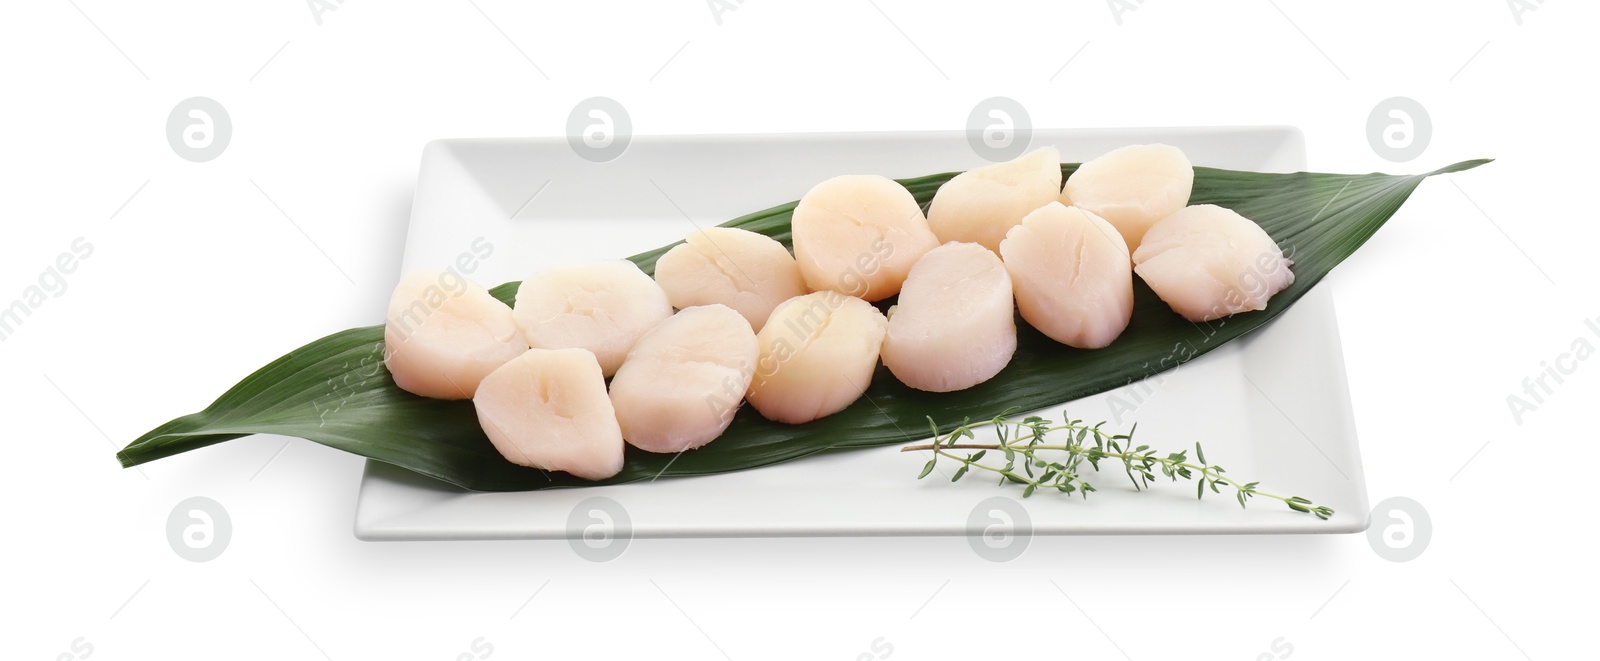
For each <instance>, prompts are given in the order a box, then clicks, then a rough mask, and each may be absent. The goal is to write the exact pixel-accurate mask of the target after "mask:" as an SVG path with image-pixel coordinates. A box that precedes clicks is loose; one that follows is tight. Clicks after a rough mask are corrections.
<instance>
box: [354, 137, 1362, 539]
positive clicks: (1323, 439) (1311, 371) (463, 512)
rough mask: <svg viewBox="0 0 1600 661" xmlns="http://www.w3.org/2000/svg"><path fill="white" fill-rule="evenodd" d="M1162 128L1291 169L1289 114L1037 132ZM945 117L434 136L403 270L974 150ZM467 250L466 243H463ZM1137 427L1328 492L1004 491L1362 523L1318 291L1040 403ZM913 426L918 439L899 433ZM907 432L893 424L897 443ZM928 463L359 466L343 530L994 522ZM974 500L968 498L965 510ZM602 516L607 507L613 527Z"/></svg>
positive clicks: (633, 240)
mask: <svg viewBox="0 0 1600 661" xmlns="http://www.w3.org/2000/svg"><path fill="white" fill-rule="evenodd" d="M1146 142H1164V143H1169V144H1173V145H1177V146H1179V147H1181V148H1183V149H1184V151H1186V152H1187V153H1188V154H1189V156H1190V158H1191V159H1192V160H1193V161H1194V162H1195V163H1196V164H1197V165H1208V166H1215V167H1224V168H1233V169H1242V170H1258V171H1277V172H1288V171H1294V170H1299V169H1303V168H1304V166H1305V147H1304V140H1303V137H1302V136H1301V134H1300V132H1299V131H1298V130H1296V129H1293V128H1285V127H1268V128H1183V129H1115V130H1054V131H1035V132H1034V133H1033V135H1032V145H1033V146H1035V147H1037V146H1042V145H1055V146H1057V147H1058V148H1060V149H1061V152H1062V156H1063V158H1064V159H1065V160H1067V161H1082V160H1085V159H1088V158H1092V157H1094V156H1097V155H1099V154H1101V153H1104V152H1106V151H1108V150H1110V149H1113V148H1116V147H1120V146H1123V145H1128V144H1137V143H1146ZM985 163H986V161H983V160H982V159H981V158H980V157H979V156H978V155H976V154H975V153H974V151H973V150H972V149H971V148H970V147H969V146H968V143H967V137H966V135H965V134H964V133H961V132H929V133H873V134H816V135H772V136H761V135H750V136H688V137H645V136H637V137H634V138H633V140H632V142H631V144H630V145H629V146H628V148H627V151H626V152H624V154H623V155H622V156H621V157H620V158H617V159H615V160H613V161H611V162H608V163H591V162H589V161H586V160H584V159H582V158H579V157H578V156H577V155H576V153H575V152H574V151H573V149H572V148H571V147H569V145H568V144H567V142H566V141H565V140H564V139H560V138H555V139H474V140H441V141H436V142H433V143H430V144H429V145H428V146H427V148H426V149H425V150H424V152H423V158H422V169H421V173H420V175H419V177H418V182H417V190H416V199H415V202H414V205H413V208H412V213H411V226H410V232H409V235H408V238H407V241H406V248H405V257H404V260H403V268H404V270H406V271H410V270H413V269H420V268H446V267H448V266H450V265H451V264H453V263H455V262H456V260H457V258H458V256H460V255H462V254H464V253H472V251H473V250H474V240H476V239H478V238H479V237H482V238H483V240H485V241H487V242H488V243H489V244H492V246H493V252H492V254H490V255H488V256H487V257H485V258H483V259H481V260H478V266H477V268H476V270H475V271H474V272H473V273H471V277H472V278H474V279H475V280H477V281H478V282H479V283H481V284H483V285H485V286H494V285H497V284H500V283H502V282H507V281H511V280H519V279H521V278H523V277H525V276H527V275H528V274H530V273H533V272H536V271H538V270H540V269H543V268H547V267H549V266H552V265H556V264H563V263H572V262H578V261H584V260H591V259H614V258H617V257H621V256H624V255H630V254H634V253H637V252H641V251H644V250H648V249H651V248H654V247H657V246H660V245H663V244H666V243H669V242H671V241H675V240H678V239H681V238H683V236H684V235H686V234H687V233H689V232H690V231H693V230H694V229H695V228H696V227H708V226H711V225H715V224H718V223H721V222H723V221H726V220H728V219H731V218H734V217H736V216H740V215H743V214H746V213H749V212H752V211H756V210H760V209H764V208H767V207H769V206H772V205H775V204H780V203H783V202H788V201H791V200H795V199H798V198H799V197H800V196H801V195H803V194H804V193H805V192H806V190H807V189H808V188H810V187H811V186H812V185H813V184H815V183H817V182H819V181H822V180H823V179H826V178H829V177H832V176H836V175H839V174H847V173H848V174H860V173H873V174H882V175H885V176H889V177H894V178H906V177H914V176H920V175H925V174H932V173H936V172H947V171H955V170H965V169H969V168H972V167H975V166H979V165H983V164H985ZM479 248H480V250H481V248H482V245H481V242H480V245H479ZM1063 408H1065V409H1067V410H1070V411H1071V412H1072V415H1073V416H1074V417H1078V418H1083V419H1085V420H1091V421H1098V420H1107V421H1112V422H1113V426H1114V427H1116V428H1117V429H1119V430H1125V429H1126V428H1127V427H1128V426H1129V425H1131V424H1132V423H1133V422H1135V421H1137V422H1138V423H1139V430H1138V439H1139V441H1140V442H1141V443H1145V444H1148V445H1150V446H1152V447H1154V448H1157V449H1159V450H1163V451H1170V450H1180V449H1186V448H1192V447H1193V445H1194V443H1195V442H1196V441H1199V442H1201V443H1203V444H1204V445H1205V448H1206V455H1207V459H1209V460H1211V461H1212V462H1215V463H1217V464H1220V465H1222V466H1224V467H1226V468H1227V469H1228V473H1229V475H1232V476H1235V477H1238V478H1241V479H1245V480H1259V481H1260V482H1261V484H1262V486H1261V488H1262V489H1263V490H1266V491H1271V492H1274V493H1284V494H1286V495H1299V496H1304V497H1307V498H1310V499H1312V500H1314V501H1316V502H1317V503H1319V504H1323V505H1328V506H1330V507H1333V508H1334V509H1335V510H1336V511H1337V514H1336V515H1335V516H1334V518H1333V519H1332V520H1330V521H1320V520H1318V519H1316V518H1315V517H1312V516H1310V515H1306V514H1299V513H1295V512H1292V511H1289V510H1288V509H1286V508H1284V507H1283V506H1282V505H1281V504H1279V503H1277V502H1276V501H1271V500H1263V499H1256V500H1253V501H1251V504H1250V508H1249V509H1241V508H1240V507H1239V506H1238V504H1237V503H1235V502H1234V501H1233V499H1232V494H1231V493H1227V492H1226V491H1225V492H1224V493H1223V494H1222V495H1220V496H1218V495H1215V494H1213V495H1211V497H1209V498H1206V499H1204V500H1196V499H1195V486H1194V485H1193V484H1192V483H1188V482H1185V483H1180V484H1171V483H1163V484H1160V485H1158V486H1157V487H1156V488H1155V489H1153V490H1152V491H1150V492H1146V493H1135V492H1134V491H1133V489H1132V487H1131V485H1130V484H1129V483H1128V481H1127V478H1126V477H1124V476H1123V475H1122V474H1121V472H1120V471H1119V470H1116V469H1115V468H1114V467H1113V468H1112V469H1111V470H1107V471H1105V472H1103V473H1100V474H1099V475H1098V476H1095V475H1094V474H1092V473H1091V474H1090V475H1089V476H1088V477H1089V478H1090V480H1091V481H1092V482H1093V483H1094V484H1095V486H1096V487H1097V488H1099V489H1100V491H1098V492H1097V493H1095V494H1093V495H1091V496H1090V497H1089V498H1088V499H1087V500H1083V499H1080V498H1077V497H1072V498H1068V497H1065V496H1063V495H1061V494H1058V493H1053V492H1052V493H1041V494H1038V495H1035V496H1034V497H1032V498H1029V499H1027V500H1024V501H1019V502H1020V503H1021V507H1022V508H1023V510H1024V511H1025V512H1026V517H1027V518H1028V519H1029V521H1030V523H1031V528H1032V531H1033V533H1034V534H1130V533H1164V534H1170V533H1212V534H1214V533H1332V532H1342V533H1348V532H1357V531H1361V530H1365V529H1366V527H1367V507H1368V506H1367V498H1366V486H1365V481H1364V478H1363V476H1362V470H1361V456H1360V452H1359V449H1358V447H1357V444H1356V436H1355V426H1354V422H1353V420H1352V416H1351V411H1350V397H1349V391H1348V387H1347V386H1346V383H1345V373H1344V359H1343V356H1342V354H1341V353H1340V347H1339V332H1338V324H1337V322H1336V320H1335V318H1334V313H1333V301H1332V296H1331V294H1330V293H1329V291H1328V286H1327V285H1326V284H1323V285H1320V286H1318V287H1317V288H1315V289H1313V290H1312V291H1311V292H1310V293H1308V294H1307V295H1306V296H1305V297H1304V298H1302V299H1301V300H1300V302H1299V303H1298V304H1297V305H1296V306H1295V307H1294V309H1292V310H1290V311H1289V312H1287V313H1285V314H1284V315H1282V316H1281V317H1279V318H1278V319H1277V320H1276V321H1274V322H1273V323H1272V324H1271V325H1270V326H1268V327H1266V328H1263V329H1261V330H1260V331H1258V332H1256V333H1254V334H1252V335H1250V336H1248V337H1245V338H1242V339H1240V340H1237V341H1235V342H1233V343H1231V344H1229V345H1227V346H1224V347H1221V348H1219V349H1217V350H1215V351H1212V352H1211V353H1208V354H1206V355H1205V356H1202V357H1200V358H1199V359H1196V360H1194V361H1192V362H1190V363H1188V364H1186V365H1183V366H1182V367H1180V368H1178V369H1177V370H1174V371H1172V372H1169V373H1167V374H1164V375H1161V376H1158V377H1155V378H1152V379H1148V380H1146V381H1144V382H1141V383H1136V384H1132V385H1130V386H1127V387H1124V388H1122V389H1119V390H1116V391H1112V392H1108V393H1104V394H1101V395H1098V396H1095V397H1089V398H1085V399H1083V400H1079V401H1076V402H1071V403H1069V404H1067V405H1066V406H1065V407H1055V408H1053V409H1050V410H1047V411H1044V412H1041V414H1044V415H1050V416H1054V417H1059V415H1060V412H1061V410H1062V409H1063ZM912 433H917V432H915V431H913V432H912ZM914 440H919V439H910V438H908V439H907V442H908V443H909V442H911V441H914ZM926 459H927V457H926V456H924V455H922V454H920V453H901V452H900V451H899V449H898V447H883V448H875V449H869V450H860V451H853V452H847V453H841V454H833V455H828V456H819V457H813V458H808V459H803V460H800V461H795V462H791V463H787V464H782V465H778V466H772V467H767V468H762V469H758V470H754V471H745V472H740V473H731V474H726V475H714V476H706V477H694V478H677V479H663V480H661V481H659V482H654V483H636V484H624V485H618V486H606V487H591V488H583V489H562V490H549V491H534V492H525V493H472V492H468V491H464V490H461V489H458V488H456V487H453V486H450V485H447V484H444V483H442V482H437V481H434V480H432V479H430V478H425V477H421V476H418V475H416V474H413V473H410V472H408V471H405V470H402V469H398V468H395V467H393V466H389V465H387V464H382V463H378V462H373V461H369V462H367V469H366V472H365V474H364V475H363V476H362V481H361V490H360V495H359V497H358V502H357V505H356V522H355V534H356V536H357V537H359V538H361V539H366V540H444V539H537V538H564V537H569V536H571V535H573V534H576V533H577V532H579V530H580V528H574V527H572V526H570V525H569V521H589V520H591V519H590V516H591V509H592V507H591V506H590V505H584V507H583V509H582V510H581V511H579V510H578V509H577V508H578V507H579V505H580V504H582V503H583V501H585V500H586V499H589V498H592V497H596V496H603V497H606V498H609V499H611V500H613V501H615V502H616V503H617V504H618V505H619V506H620V507H621V508H622V510H623V511H624V512H625V513H626V518H627V525H629V526H630V527H631V529H632V534H633V535H634V536H636V537H717V536H784V535H962V534H968V533H969V531H975V530H976V528H975V527H974V526H980V525H981V524H982V522H983V521H988V520H997V519H992V518H991V516H992V512H991V511H990V510H991V509H992V506H991V504H988V503H985V501H986V499H989V498H992V497H995V496H1009V497H1012V498H1015V497H1017V496H1019V495H1020V493H1019V491H1018V490H1017V489H1016V488H1013V487H1011V486H1009V485H1008V486H1006V487H999V486H996V485H995V483H994V482H992V481H989V480H986V479H982V478H981V477H980V478H978V479H971V478H969V479H966V480H962V481H961V482H959V483H954V484H952V483H951V482H949V480H948V479H939V475H938V474H937V473H936V474H935V475H932V476H930V477H929V479H926V480H921V481H918V480H917V479H916V476H917V473H918V471H919V470H920V469H921V467H922V464H923V462H924V461H926ZM980 504H981V505H982V506H981V507H980ZM618 523H619V524H620V523H621V522H618Z"/></svg>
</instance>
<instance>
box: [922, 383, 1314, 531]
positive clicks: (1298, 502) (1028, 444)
mask: <svg viewBox="0 0 1600 661" xmlns="http://www.w3.org/2000/svg"><path fill="white" fill-rule="evenodd" d="M1011 412H1012V411H1009V410H1008V411H1006V412H1005V413H1001V414H1000V415H998V416H995V417H994V418H993V419H990V420H986V421H980V422H977V423H973V422H972V421H971V419H970V418H969V419H964V420H962V422H961V426H959V427H957V428H956V429H955V430H953V431H951V432H950V433H949V434H944V435H941V434H939V426H938V424H937V423H935V422H934V421H933V418H929V419H928V424H929V425H930V426H931V427H932V428H933V442H931V443H926V444H921V445H908V446H906V447H903V448H900V451H901V452H932V453H933V456H932V457H931V458H930V459H928V463H927V464H926V465H924V466H923V467H922V474H921V475H918V476H917V479H919V480H920V479H922V478H925V477H927V476H928V475H929V474H931V473H933V469H934V467H935V466H936V465H938V462H939V460H940V459H941V458H943V459H949V460H954V461H955V462H957V463H959V464H960V466H959V467H958V468H956V472H955V475H953V476H952V477H951V478H950V481H951V482H955V481H957V480H960V479H961V478H962V477H964V476H966V475H967V472H968V471H969V470H971V469H974V468H976V469H979V470H984V471H989V472H991V473H994V474H996V475H998V476H999V480H1000V481H999V483H1000V484H1005V483H1006V482H1007V481H1010V482H1013V483H1016V484H1020V485H1023V488H1022V497H1023V498H1027V497H1029V496H1032V495H1033V493H1034V492H1035V491H1038V490H1040V489H1055V490H1056V491H1059V492H1061V493H1066V494H1072V493H1077V494H1079V495H1081V496H1083V497H1084V498H1087V497H1088V496H1089V492H1091V491H1096V490H1097V489H1095V487H1094V485H1092V484H1090V483H1089V482H1088V481H1086V480H1085V479H1084V478H1083V473H1084V470H1083V466H1084V464H1086V463H1087V464H1088V466H1089V467H1090V468H1092V469H1093V470H1094V471H1095V472H1099V471H1100V462H1102V461H1105V462H1120V463H1121V464H1122V471H1123V473H1125V474H1126V475H1127V476H1128V480H1129V481H1130V482H1132V483H1133V488H1134V489H1135V490H1139V491H1142V490H1144V489H1148V488H1149V487H1150V483H1151V482H1155V481H1157V477H1156V473H1157V472H1158V471H1159V472H1160V473H1161V475H1164V476H1166V477H1167V478H1168V479H1169V480H1171V481H1173V482H1176V481H1178V478H1183V479H1185V480H1195V497H1196V498H1205V495H1206V490H1207V489H1208V488H1209V489H1210V491H1211V492H1212V493H1216V494H1221V493H1222V489H1221V488H1220V486H1219V485H1221V486H1227V487H1231V488H1232V489H1233V490H1234V499H1235V500H1237V501H1239V506H1240V507H1244V506H1245V502H1246V501H1248V500H1249V499H1251V498H1255V497H1257V496H1259V497H1262V498H1270V499H1272V500H1277V501H1280V502H1282V503H1283V504H1284V505H1287V506H1288V507H1289V509H1292V510H1294V511H1296V512H1304V513H1306V514H1312V515H1315V516H1316V517H1317V518H1319V519H1322V520H1324V521H1326V520H1327V519H1328V518H1329V517H1332V516H1333V510H1332V509H1331V508H1328V507H1323V506H1316V505H1314V504H1313V503H1312V502H1311V501H1310V500H1307V499H1305V498H1301V497H1299V496H1280V495H1277V494H1273V493H1267V492H1265V491H1262V490H1260V489H1259V488H1258V486H1259V485H1260V484H1261V483H1260V482H1240V481H1238V480H1235V479H1233V478H1232V477H1230V476H1228V475H1227V474H1226V473H1227V471H1226V470H1224V469H1223V468H1222V467H1221V466H1218V465H1216V464H1212V463H1210V462H1208V461H1206V454H1205V451H1204V450H1203V449H1201V447H1200V444H1199V443H1198V442H1197V443H1195V444H1194V461H1190V459H1189V456H1188V454H1189V451H1188V450H1180V451H1178V452H1172V453H1168V454H1166V455H1164V456H1163V455H1160V454H1158V453H1157V452H1156V451H1155V450H1152V449H1150V446H1148V445H1137V446H1136V445H1134V444H1133V434H1134V432H1135V431H1136V430H1137V429H1138V425H1137V424H1135V425H1134V426H1133V427H1132V428H1130V429H1129V430H1128V433H1126V434H1112V433H1109V432H1107V431H1105V430H1103V429H1101V427H1102V426H1104V425H1105V423H1104V422H1099V423H1095V424H1093V425H1089V424H1086V423H1084V421H1082V420H1074V419H1072V418H1069V417H1066V416H1063V422H1062V423H1060V424H1057V423H1055V422H1054V421H1052V420H1049V419H1047V418H1042V417H1039V416H1028V417H1027V418H1024V419H1022V420H1021V421H1013V420H1010V419H1008V418H1007V417H1006V415H1007V414H1009V413H1011ZM982 426H993V427H994V428H995V432H996V434H997V435H998V436H999V442H998V443H977V442H972V443H962V442H961V441H962V440H963V439H968V440H972V441H976V440H977V437H976V436H975V435H974V434H973V429H975V428H977V427H982ZM1059 432H1065V434H1064V436H1065V442H1060V443H1048V442H1046V440H1045V437H1046V436H1047V435H1050V434H1053V433H1059ZM962 450H975V452H965V453H964V452H960V451H962ZM991 451H993V452H996V453H998V454H1001V455H1003V456H1004V458H1005V462H1004V463H1003V464H1002V463H999V462H998V461H993V460H991V461H990V462H989V463H984V462H983V459H984V457H986V456H988V454H989V453H990V452H991ZM1019 469H1020V470H1019Z"/></svg>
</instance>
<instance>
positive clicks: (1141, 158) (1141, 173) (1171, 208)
mask: <svg viewBox="0 0 1600 661" xmlns="http://www.w3.org/2000/svg"><path fill="white" fill-rule="evenodd" d="M1193 188H1194V166H1192V165H1190V164H1189V158H1188V157H1187V156H1184V155H1183V151H1182V150H1180V149H1178V148H1177V147H1173V146H1170V145H1161V144H1155V145H1133V146H1129V147H1123V148H1121V149H1116V150H1112V151H1110V152H1107V153H1106V154H1104V155H1102V156H1101V157H1099V158H1096V159H1094V160H1091V161H1088V162H1086V163H1084V164H1083V165H1080V166H1078V170H1077V171H1076V172H1073V173H1072V176H1070V177H1067V185H1066V188H1065V189H1064V190H1062V191H1061V199H1060V202H1061V203H1062V204H1063V205H1067V206H1076V207H1078V208H1080V209H1083V210H1084V211H1088V212H1090V213H1093V214H1094V215H1096V216H1099V217H1101V218H1104V219H1106V222H1109V223H1111V225H1112V226H1113V227H1116V228H1117V231H1118V232H1121V233H1122V238H1123V240H1124V241H1127V242H1128V249H1129V250H1138V249H1139V241H1140V240H1142V239H1143V238H1144V233H1145V232H1146V231H1147V230H1149V229H1150V226H1151V225H1154V224H1155V223H1156V221H1158V220H1161V219H1162V218H1166V217H1167V216H1168V215H1170V214H1172V213H1173V212H1175V211H1177V210H1179V209H1182V208H1183V207H1184V205H1186V204H1188V203H1189V192H1190V191H1191V190H1192V189H1193Z"/></svg>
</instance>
